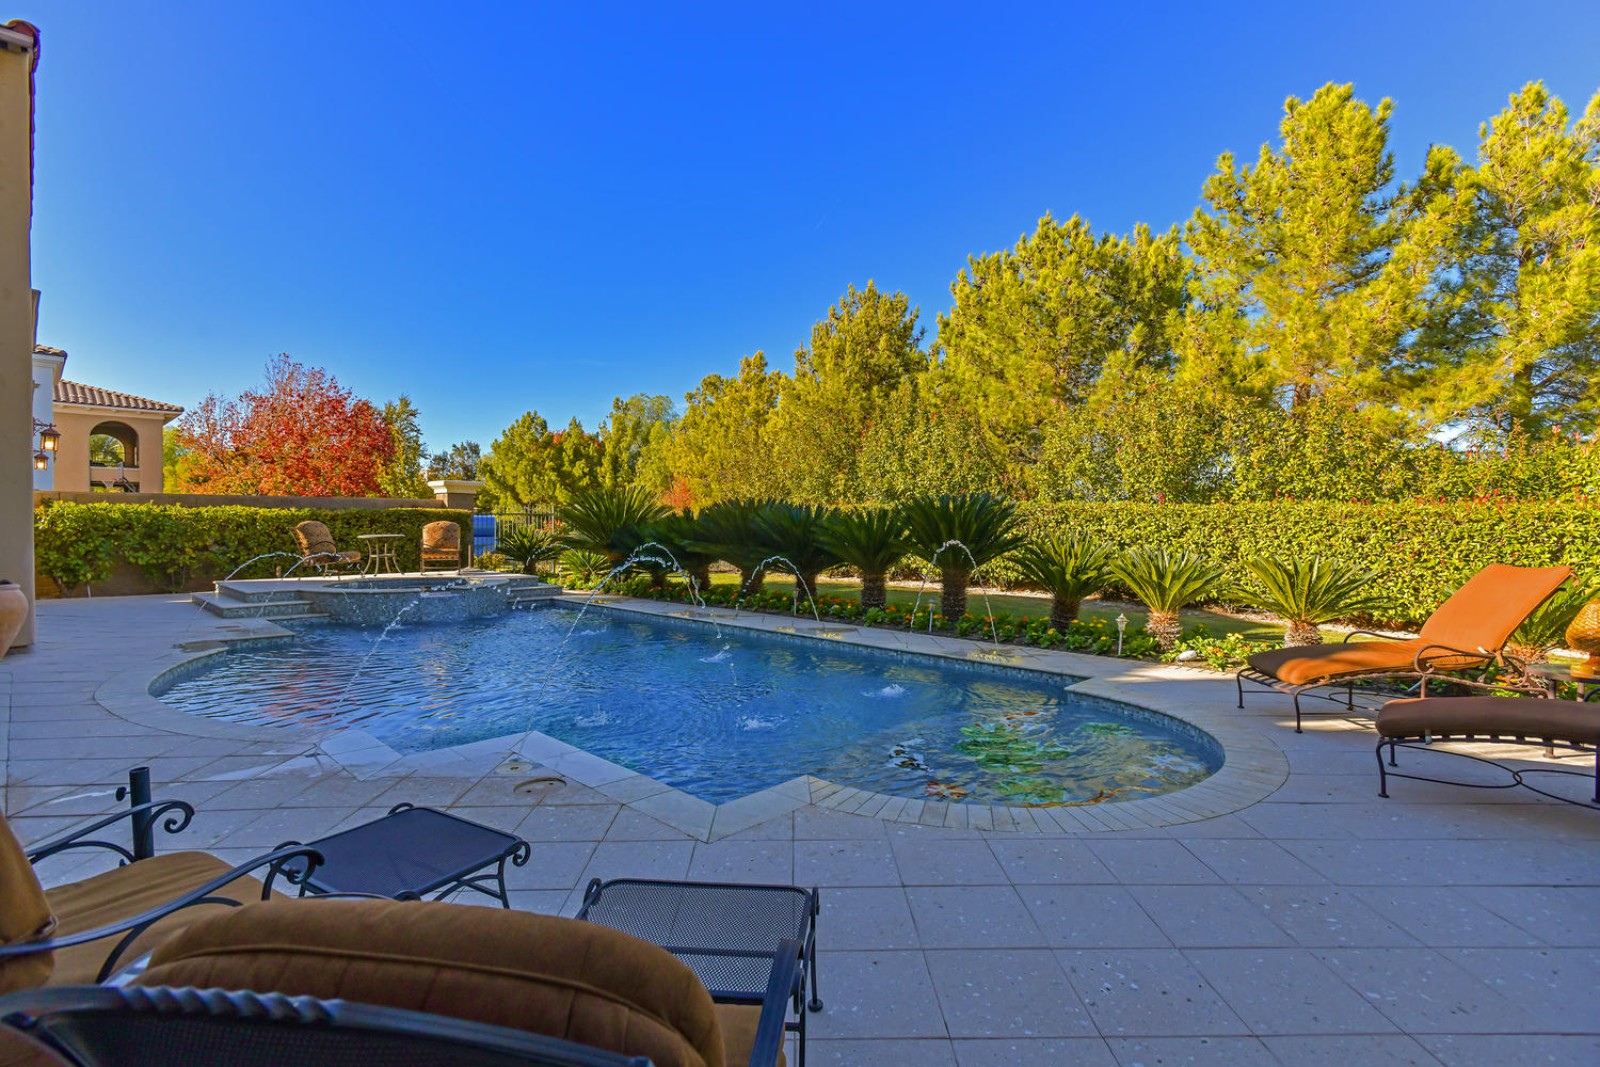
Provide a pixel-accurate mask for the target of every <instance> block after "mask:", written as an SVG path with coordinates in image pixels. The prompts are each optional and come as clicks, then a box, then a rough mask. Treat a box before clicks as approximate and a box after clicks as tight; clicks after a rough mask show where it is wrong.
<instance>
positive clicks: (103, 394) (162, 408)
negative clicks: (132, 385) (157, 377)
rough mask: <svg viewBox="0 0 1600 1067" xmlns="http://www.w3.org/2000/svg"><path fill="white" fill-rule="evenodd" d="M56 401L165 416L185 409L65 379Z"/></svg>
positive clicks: (57, 388) (57, 384)
mask: <svg viewBox="0 0 1600 1067" xmlns="http://www.w3.org/2000/svg"><path fill="white" fill-rule="evenodd" d="M41 347H42V346H41ZM55 400H56V403H57V404H83V405H85V406H88V407H95V408H116V409H118V410H121V411H151V412H156V413H159V414H163V415H165V414H172V415H182V414H183V409H182V408H181V407H179V406H178V405H176V404H163V403H162V402H161V401H159V400H151V399H149V398H147V397H142V396H134V395H133V394H132V393H119V392H117V391H116V390H114V389H102V388H100V387H99V386H97V385H84V384H83V383H82V382H69V381H67V380H66V379H65V378H63V379H62V380H61V381H59V382H57V383H56V389H55Z"/></svg>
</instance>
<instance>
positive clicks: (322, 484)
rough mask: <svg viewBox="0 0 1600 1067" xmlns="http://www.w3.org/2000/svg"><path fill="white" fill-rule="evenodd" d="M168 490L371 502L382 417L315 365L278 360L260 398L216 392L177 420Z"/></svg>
mask: <svg viewBox="0 0 1600 1067" xmlns="http://www.w3.org/2000/svg"><path fill="white" fill-rule="evenodd" d="M174 429H175V430H176V438H177V441H176V443H177V445H178V448H179V451H180V455H181V456H182V458H181V460H180V461H179V463H178V465H177V484H176V485H175V486H174V487H173V491H175V492H180V493H181V492H190V493H238V494H246V495H257V496H377V495H380V494H381V490H380V489H379V487H378V477H379V475H380V474H381V473H382V472H383V470H384V467H385V465H386V464H388V463H389V461H390V460H391V459H393V458H394V437H393V435H392V434H391V433H390V432H389V427H388V425H387V424H386V423H385V422H384V419H383V413H382V412H381V411H380V410H379V409H378V408H376V407H374V406H373V405H372V403H371V402H370V401H367V400H362V399H360V398H359V397H356V396H355V395H354V394H353V393H351V392H350V390H348V389H341V388H340V387H339V382H338V380H337V379H335V378H334V377H333V375H332V374H329V373H328V372H327V371H326V370H323V369H322V368H320V367H307V366H305V365H304V364H302V363H297V362H295V361H294V360H292V359H290V358H289V356H288V355H287V354H281V355H279V356H277V357H275V358H273V359H271V360H268V361H267V380H266V384H265V387H264V388H262V389H261V390H260V391H255V390H248V391H246V392H245V393H243V394H242V395H241V396H240V397H239V398H238V399H237V400H234V399H229V398H224V397H219V396H217V395H216V394H215V393H213V394H211V395H209V396H207V397H206V398H205V399H204V400H202V401H201V402H200V404H199V405H198V406H197V407H195V408H194V409H193V410H191V411H190V412H189V413H188V414H186V415H185V416H184V417H183V418H182V419H180V420H179V421H178V423H177V424H176V425H175V427H174Z"/></svg>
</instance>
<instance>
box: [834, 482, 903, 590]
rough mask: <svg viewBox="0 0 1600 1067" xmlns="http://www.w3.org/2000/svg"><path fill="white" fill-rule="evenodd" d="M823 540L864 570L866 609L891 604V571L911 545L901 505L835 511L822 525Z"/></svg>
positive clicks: (854, 565)
mask: <svg viewBox="0 0 1600 1067" xmlns="http://www.w3.org/2000/svg"><path fill="white" fill-rule="evenodd" d="M822 543H823V544H824V545H826V546H827V547H828V548H829V549H831V550H832V551H833V553H834V555H836V556H838V557H839V561H840V562H841V563H848V564H849V565H850V566H852V567H854V568H855V569H856V570H858V571H860V572H861V606H862V607H863V608H869V609H870V608H882V607H884V606H885V605H887V604H888V603H889V586H888V577H889V572H890V571H891V570H893V569H894V565H895V564H896V563H899V562H900V560H901V559H902V558H903V557H904V556H905V554H906V553H907V552H908V551H910V548H911V542H910V541H909V540H907V538H906V522H905V518H904V516H902V515H901V514H900V509H899V508H892V507H889V508H870V509H868V510H865V511H836V512H834V513H833V515H832V516H830V517H829V519H828V523H827V525H826V526H825V527H824V528H823V531H822Z"/></svg>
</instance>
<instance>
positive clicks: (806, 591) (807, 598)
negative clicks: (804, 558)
mask: <svg viewBox="0 0 1600 1067" xmlns="http://www.w3.org/2000/svg"><path fill="white" fill-rule="evenodd" d="M819 573H821V572H820V571H812V572H811V573H810V574H797V575H795V579H794V588H795V592H797V593H798V594H800V603H801V604H803V605H805V608H806V610H807V611H809V610H811V607H812V605H814V604H815V603H816V599H817V575H818V574H819Z"/></svg>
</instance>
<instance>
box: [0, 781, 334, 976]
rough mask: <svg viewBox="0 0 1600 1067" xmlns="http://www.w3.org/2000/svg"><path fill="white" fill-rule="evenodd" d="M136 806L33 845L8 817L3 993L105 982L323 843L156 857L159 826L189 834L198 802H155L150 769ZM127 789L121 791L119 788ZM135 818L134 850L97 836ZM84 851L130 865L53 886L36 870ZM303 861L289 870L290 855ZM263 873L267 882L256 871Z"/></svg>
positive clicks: (0, 823) (0, 968)
mask: <svg viewBox="0 0 1600 1067" xmlns="http://www.w3.org/2000/svg"><path fill="white" fill-rule="evenodd" d="M132 779H133V782H134V786H135V787H134V788H133V789H132V790H131V792H132V794H133V796H134V798H135V803H134V804H133V805H132V806H130V807H129V808H128V809H127V810H125V811H121V812H118V813H116V814H114V815H108V816H105V817H103V818H99V819H95V820H93V821H91V822H89V823H88V824H87V825H84V826H80V827H78V828H77V829H74V830H70V831H68V832H67V833H64V834H62V835H60V836H57V837H55V838H52V839H51V840H49V841H46V842H44V843H43V844H40V845H37V846H35V847H33V848H31V849H24V848H23V847H22V845H21V844H20V843H19V842H18V841H17V839H16V837H15V835H13V833H12V832H11V828H10V826H9V825H8V824H7V823H6V821H5V816H4V815H0V993H6V992H11V991H14V990H18V989H29V988H35V987H38V986H43V985H76V984H82V983H86V982H100V981H104V980H105V979H106V977H107V976H108V975H110V974H112V973H113V972H114V971H115V970H116V969H117V968H118V967H119V966H122V965H125V964H126V963H128V962H131V961H133V960H137V959H138V958H139V957H140V956H142V955H144V954H145V953H147V952H149V951H151V950H152V949H154V948H155V947H156V946H157V945H159V944H160V943H161V942H162V941H164V940H165V939H166V938H168V937H171V936H173V935H174V934H176V933H178V932H179V931H181V930H182V929H183V928H185V927H186V926H188V925H189V924H190V923H192V922H194V921H196V920H197V919H201V918H204V917H205V916H206V915H207V914H209V913H211V912H214V911H216V910H218V909H219V908H225V907H235V906H237V905H238V904H241V903H244V902H245V901H250V900H256V901H259V900H262V899H263V898H264V897H268V896H270V895H271V886H272V885H273V884H274V882H275V880H276V879H277V878H278V877H280V876H281V877H283V878H284V879H286V880H295V879H297V878H299V877H302V876H303V873H302V872H304V870H305V864H306V863H307V862H310V863H312V865H313V866H314V865H315V864H316V863H320V862H321V857H320V856H319V855H318V854H317V852H316V851H315V850H314V849H308V848H303V847H296V848H285V849H280V850H278V851H275V852H272V853H269V854H267V855H264V856H261V857H259V858H257V859H255V860H252V861H251V862H249V863H245V864H241V865H240V866H237V867H230V866H229V865H228V864H227V863H224V862H223V861H222V860H220V859H218V858H216V857H215V856H212V855H209V854H207V853H204V852H170V853H166V854H163V855H160V856H157V855H155V854H154V852H155V850H154V845H153V838H154V833H155V830H156V828H157V826H159V827H160V829H161V830H163V831H164V832H166V833H169V834H175V833H179V832H181V831H182V830H183V829H184V828H185V827H187V826H188V825H189V822H190V820H191V819H192V818H193V817H194V808H192V807H190V806H189V805H188V804H186V803H184V802H183V801H179V800H169V801H155V802H152V801H150V800H149V793H148V781H149V778H148V774H147V773H146V774H144V775H143V776H141V775H140V774H139V771H135V773H134V775H133V776H132ZM120 792H121V791H119V793H120ZM123 819H128V820H130V821H131V823H132V838H133V841H132V847H130V848H124V847H123V846H121V845H118V844H114V843H112V842H109V841H103V840H100V839H98V837H97V836H96V835H98V834H99V833H100V832H101V831H102V830H104V829H105V828H106V827H108V826H111V825H112V824H114V823H117V822H119V821H121V820H123ZM80 849H106V850H109V851H111V852H112V853H114V854H116V855H117V856H118V857H119V859H120V861H121V865H120V866H118V867H115V868H113V869H112V870H109V871H106V872H104V873H101V874H96V875H93V876H91V877H88V878H84V879H81V880H79V881H76V882H69V883H66V884H64V885H59V886H55V887H53V888H51V889H45V888H44V887H43V885H42V884H41V883H40V881H39V878H38V876H37V875H36V874H35V873H34V870H33V865H34V864H35V863H37V862H39V861H40V860H43V859H46V858H48V857H51V856H57V855H60V854H62V853H66V852H72V851H76V850H80ZM291 860H292V861H296V862H295V863H294V864H293V865H292V866H293V867H294V868H297V869H298V871H297V870H293V869H285V864H288V863H289V861H291ZM253 871H261V872H263V873H264V877H265V881H264V882H263V881H258V880H257V879H256V878H254V877H251V872H253Z"/></svg>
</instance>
